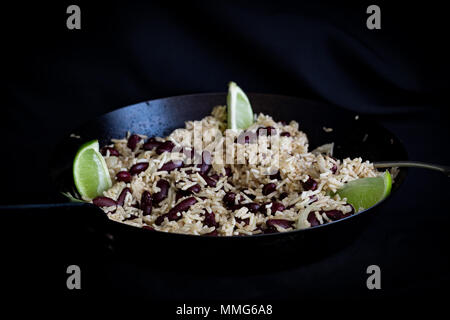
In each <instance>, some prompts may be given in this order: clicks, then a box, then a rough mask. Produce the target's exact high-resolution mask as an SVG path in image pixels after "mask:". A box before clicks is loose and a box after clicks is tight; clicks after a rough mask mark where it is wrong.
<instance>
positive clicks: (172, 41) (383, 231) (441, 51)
mask: <svg viewBox="0 0 450 320" xmlns="http://www.w3.org/2000/svg"><path fill="white" fill-rule="evenodd" d="M70 4H78V5H79V6H80V7H81V20H82V22H81V23H82V29H81V30H67V28H66V18H67V14H66V13H65V12H66V8H67V6H68V5H70ZM369 4H372V3H370V2H365V1H363V2H360V3H359V4H352V5H350V4H347V5H344V4H341V3H335V2H331V1H330V3H324V2H317V1H314V2H287V1H276V2H271V3H263V2H246V1H244V2H243V1H204V2H203V1H202V2H200V1H184V2H180V3H177V2H150V1H148V2H133V3H129V2H118V1H110V2H105V3H97V4H95V5H94V4H93V3H92V2H88V1H73V3H72V1H70V2H68V1H60V2H59V3H54V4H50V3H43V2H39V3H34V2H33V3H29V4H24V3H23V2H21V3H19V4H15V5H12V4H9V5H3V4H2V13H3V15H2V20H1V30H2V31H1V32H2V40H1V42H2V53H3V59H2V64H3V66H2V69H1V70H2V78H3V81H4V84H3V87H4V88H6V92H4V94H3V102H2V107H1V109H2V116H1V123H2V124H1V130H2V134H3V137H4V143H3V146H2V162H3V165H2V173H1V175H0V176H1V179H2V181H3V186H4V187H5V188H3V189H4V190H3V191H2V196H1V199H0V201H1V204H21V203H45V202H46V201H47V199H48V193H47V192H46V189H48V186H49V184H50V181H49V177H48V171H47V166H48V156H49V154H50V153H51V150H52V149H53V147H54V146H55V144H56V143H57V142H58V140H59V139H60V137H61V136H62V135H63V134H67V133H69V132H70V130H71V129H72V128H75V127H76V126H77V125H79V124H81V123H83V122H84V121H85V120H86V119H89V118H92V117H94V116H97V115H100V114H102V113H105V112H108V111H110V110H113V109H116V108H119V107H122V106H125V105H130V104H133V103H136V102H140V101H143V100H148V99H152V98H158V97H165V96H172V95H180V94H189V93H199V92H217V91H225V89H226V84H227V83H228V81H230V80H234V81H236V82H237V83H238V84H239V85H240V86H241V87H242V88H244V90H246V91H248V92H264V93H277V94H286V95H292V96H298V97H302V98H308V99H313V100H318V101H323V102H327V103H331V104H334V105H337V106H341V107H344V108H348V109H352V110H356V111H358V112H359V113H361V114H370V115H372V117H373V118H374V119H376V120H377V121H379V122H381V123H382V124H383V125H385V126H386V127H388V128H389V129H390V130H391V131H393V132H394V133H395V134H396V135H398V136H399V138H400V139H401V140H402V141H403V142H404V143H405V145H406V147H407V149H408V152H409V155H410V158H411V159H414V160H422V161H429V162H435V163H442V164H450V152H449V151H448V138H449V136H450V135H449V128H448V119H449V117H448V108H449V106H448V97H447V96H448V91H449V89H450V86H449V81H448V74H449V71H450V68H449V66H450V64H449V62H448V57H449V53H450V52H449V49H448V46H447V45H446V42H447V39H448V24H447V23H446V17H445V12H446V11H445V8H443V7H442V6H441V5H439V4H433V3H426V4H423V3H421V4H420V6H419V5H418V4H413V3H405V4H397V5H396V6H394V5H392V4H388V3H382V2H377V4H378V5H379V6H380V7H381V13H382V18H381V20H382V21H381V24H382V29H381V30H368V29H367V28H366V19H367V16H368V15H367V14H366V8H367V6H368V5H369ZM22 150H24V152H25V155H24V152H22ZM448 190H449V180H448V178H446V177H444V176H442V175H440V174H438V173H435V172H427V171H421V170H410V175H409V177H408V178H407V181H406V183H405V184H404V186H403V187H402V188H401V190H400V191H399V193H398V194H397V195H396V199H395V201H391V202H390V203H389V205H388V206H387V207H386V209H385V212H384V213H383V214H381V215H379V216H377V217H376V218H375V220H374V222H373V224H372V225H371V226H370V227H369V228H368V230H366V231H365V232H364V234H363V235H362V236H361V238H360V239H358V240H357V242H356V243H354V244H353V245H351V246H350V247H349V248H347V249H345V250H344V251H342V252H340V253H338V254H337V255H334V256H332V257H328V258H326V259H324V260H322V261H319V262H317V263H315V264H312V265H309V266H298V267H297V268H295V267H294V268H289V269H286V270H278V271H274V272H270V271H265V272H262V273H258V274H256V275H248V274H247V275H245V276H242V275H239V272H236V274H231V275H230V274H227V275H225V274H217V275H214V276H211V275H210V276H202V275H198V274H190V273H183V272H181V271H180V272H177V273H173V272H166V273H165V272H159V271H152V270H148V269H147V270H146V269H143V268H140V267H139V266H133V265H129V264H127V262H126V261H125V262H123V261H122V262H115V263H109V262H105V261H98V259H97V261H95V262H91V263H89V262H85V261H89V259H86V258H85V254H84V253H85V252H84V251H83V250H86V248H85V247H83V246H81V244H80V243H81V242H80V241H79V239H78V240H74V239H77V233H76V228H71V224H70V221H64V223H63V222H61V221H60V220H58V219H55V218H54V217H47V218H46V219H39V218H38V217H39V216H41V217H43V216H45V213H40V214H41V215H38V213H37V212H36V214H34V213H31V214H30V213H29V212H26V213H25V212H24V213H22V214H17V213H15V214H14V216H13V217H9V218H8V219H9V220H8V219H7V220H6V221H7V222H8V224H7V223H6V222H3V223H2V229H3V230H4V231H3V233H2V237H4V240H5V241H2V244H1V246H2V247H3V248H2V249H3V252H4V253H5V254H6V256H5V258H2V269H3V268H4V270H2V273H1V274H2V283H3V284H4V286H6V288H8V290H9V291H10V292H16V293H18V294H19V295H24V294H25V295H27V294H28V293H29V295H30V296H33V297H34V298H36V296H39V297H47V296H52V297H53V296H61V295H60V293H63V295H62V296H64V297H67V298H68V299H69V300H70V299H71V298H73V296H77V297H80V296H81V297H82V296H83V295H86V296H89V294H88V293H89V290H85V291H83V290H82V291H81V293H73V292H68V291H67V290H65V267H66V266H67V265H68V264H69V261H71V263H78V262H77V259H79V260H78V261H80V259H81V261H82V263H86V265H84V264H83V267H84V270H86V269H87V274H90V273H91V274H94V272H91V271H90V270H101V271H99V272H100V273H101V274H102V277H104V278H102V280H101V281H102V285H104V290H105V292H106V291H109V292H112V293H114V294H116V295H117V296H129V295H138V296H141V297H145V298H148V299H153V300H154V299H161V300H165V301H168V300H170V301H174V300H176V301H187V300H190V301H192V300H194V301H195V300H196V301H211V300H212V301H216V302H221V301H227V300H239V301H241V300H249V299H250V300H253V301H260V300H265V301H276V300H286V299H307V298H311V299H323V301H336V300H340V299H343V300H348V299H363V300H366V301H373V299H377V300H376V301H379V300H380V299H382V300H389V299H401V298H404V299H406V300H409V299H413V298H417V299H418V298H423V297H431V298H433V299H434V298H444V299H445V298H447V297H448V294H445V291H444V290H445V288H446V287H448V285H450V274H449V265H450V264H449V245H448V243H449V241H448V240H449V233H448V230H447V229H448V225H449V222H450V218H449V213H450V212H449V209H448V205H447V203H448V202H447V199H448V195H449V191H448ZM3 214H4V215H6V214H7V213H6V212H4V213H3ZM25 216H26V217H27V218H26V219H24V217H25ZM11 225H15V226H19V227H16V228H11ZM56 229H59V231H55V230H56ZM61 229H63V230H64V231H61ZM73 229H75V230H73ZM78 236H79V235H78ZM59 237H61V238H59ZM56 239H58V240H56ZM2 240H3V238H2ZM77 241H78V242H77ZM68 243H72V244H71V245H69V244H68ZM65 244H67V245H68V247H69V248H71V249H70V250H71V251H70V252H68V250H66V249H64V245H65ZM77 244H80V245H77ZM80 248H82V249H80ZM56 252H57V254H56ZM86 255H87V256H88V255H89V254H86ZM93 255H94V256H95V254H93ZM74 257H75V258H74ZM370 264H378V265H380V267H381V268H382V272H383V280H382V286H383V289H382V290H380V291H377V292H373V291H368V290H367V289H366V287H365V279H366V274H365V268H366V267H367V266H368V265H370ZM30 267H31V268H33V270H36V273H35V274H34V276H31V275H29V276H27V274H28V272H27V270H28V268H30ZM36 274H37V275H42V276H36ZM93 278H94V279H90V280H89V281H93V282H91V283H88V281H87V280H86V283H85V284H86V286H87V287H88V288H89V287H92V286H95V281H96V280H95V279H96V278H95V277H94V276H93ZM180 283H181V284H180ZM211 283H214V284H215V287H214V289H211V287H210V286H209V285H208V284H211ZM37 293H38V294H37ZM94 296H95V295H94ZM13 297H14V296H13ZM371 299H372V300H371ZM11 300H14V298H12V299H11ZM435 304H437V303H435ZM160 311H161V310H160ZM162 312H163V313H164V312H167V314H168V315H169V314H172V313H173V309H171V307H167V309H165V311H164V310H163V311H162Z"/></svg>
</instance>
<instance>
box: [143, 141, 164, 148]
mask: <svg viewBox="0 0 450 320" xmlns="http://www.w3.org/2000/svg"><path fill="white" fill-rule="evenodd" d="M160 145H161V142H159V141H157V140H156V139H155V138H150V139H148V140H147V142H146V143H144V146H143V147H144V150H153V149H155V148H158V147H159V146H160Z"/></svg>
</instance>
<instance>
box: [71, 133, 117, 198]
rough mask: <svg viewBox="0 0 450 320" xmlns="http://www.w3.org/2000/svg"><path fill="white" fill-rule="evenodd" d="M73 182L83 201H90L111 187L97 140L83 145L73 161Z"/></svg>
mask: <svg viewBox="0 0 450 320" xmlns="http://www.w3.org/2000/svg"><path fill="white" fill-rule="evenodd" d="M73 180H74V182H75V186H76V188H77V190H78V193H79V194H80V195H81V196H82V197H83V199H84V200H92V199H93V198H95V197H97V196H99V195H101V194H102V193H103V191H105V190H107V189H109V188H110V187H111V185H112V182H111V177H110V176H109V171H108V167H107V166H106V162H105V159H103V156H102V155H101V154H100V152H99V145H98V141H97V140H93V141H89V142H86V143H85V144H83V145H82V146H81V147H80V148H79V149H78V152H77V154H76V156H75V159H74V160H73Z"/></svg>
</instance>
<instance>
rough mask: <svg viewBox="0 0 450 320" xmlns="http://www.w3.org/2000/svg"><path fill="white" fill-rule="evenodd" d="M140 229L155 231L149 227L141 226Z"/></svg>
mask: <svg viewBox="0 0 450 320" xmlns="http://www.w3.org/2000/svg"><path fill="white" fill-rule="evenodd" d="M142 229H147V230H155V229H153V228H152V227H150V226H142Z"/></svg>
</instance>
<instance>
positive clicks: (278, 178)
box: [269, 170, 281, 180]
mask: <svg viewBox="0 0 450 320" xmlns="http://www.w3.org/2000/svg"><path fill="white" fill-rule="evenodd" d="M269 177H270V179H277V180H281V175H280V171H279V170H278V171H277V173H275V174H272V175H270V176H269Z"/></svg>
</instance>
